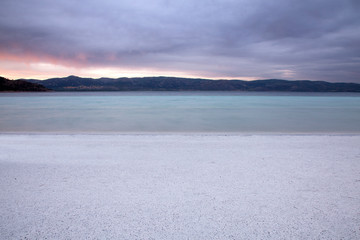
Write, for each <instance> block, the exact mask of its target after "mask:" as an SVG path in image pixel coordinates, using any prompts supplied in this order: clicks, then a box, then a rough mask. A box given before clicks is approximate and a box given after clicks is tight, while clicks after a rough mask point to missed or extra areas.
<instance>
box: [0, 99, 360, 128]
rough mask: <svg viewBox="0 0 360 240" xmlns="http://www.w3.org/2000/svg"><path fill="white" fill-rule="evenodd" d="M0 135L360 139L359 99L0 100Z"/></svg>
mask: <svg viewBox="0 0 360 240" xmlns="http://www.w3.org/2000/svg"><path fill="white" fill-rule="evenodd" d="M0 132H2V133H5V132H67V133H69V132H84V133H88V132H89V133H97V132H99V133H100V132H101V133H103V132H114V133H116V132H243V133H253V132H262V133H290V132H291V133H319V132H320V133H321V132H326V133H360V94H358V93H264V92H262V93H261V92H51V93H0Z"/></svg>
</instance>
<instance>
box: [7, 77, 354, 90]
mask: <svg viewBox="0 0 360 240" xmlns="http://www.w3.org/2000/svg"><path fill="white" fill-rule="evenodd" d="M17 81H26V82H28V83H33V84H38V85H39V84H41V85H42V86H44V87H45V88H46V89H51V90H54V91H291V92H360V84H357V83H330V82H324V81H309V80H297V81H288V80H281V79H267V80H255V81H243V80H210V79H197V78H196V79H195V78H177V77H143V78H98V79H94V78H81V77H77V76H68V77H64V78H50V79H47V80H37V79H19V80H17ZM14 82H16V81H14ZM38 85H36V86H38Z"/></svg>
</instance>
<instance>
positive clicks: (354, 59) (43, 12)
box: [0, 0, 360, 82]
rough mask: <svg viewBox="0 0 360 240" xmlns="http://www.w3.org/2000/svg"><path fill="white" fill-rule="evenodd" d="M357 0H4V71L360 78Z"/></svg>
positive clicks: (0, 56)
mask: <svg viewBox="0 0 360 240" xmlns="http://www.w3.org/2000/svg"><path fill="white" fill-rule="evenodd" d="M359 13H360V0H301V1H300V0H273V1H269V0H197V1H194V0H181V1H180V0H172V1H170V0H103V1H95V0H84V1H73V0H59V1H56V0H54V1H48V0H16V1H15V0H1V1H0V16H1V18H0V75H2V76H5V77H8V78H11V79H15V78H40V79H45V78H49V77H55V76H67V75H71V74H72V75H79V76H84V77H101V76H105V77H123V76H129V77H132V76H160V75H161V76H180V77H204V78H213V79H218V78H227V79H245V80H252V79H266V78H281V79H309V80H325V81H333V82H360V14H359Z"/></svg>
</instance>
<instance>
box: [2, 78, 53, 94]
mask: <svg viewBox="0 0 360 240" xmlns="http://www.w3.org/2000/svg"><path fill="white" fill-rule="evenodd" d="M0 91H11V92H14V91H19V92H25V91H27V92H45V91H50V90H49V89H47V88H46V87H44V86H43V85H41V84H38V83H31V82H28V81H24V80H9V79H6V78H4V77H0Z"/></svg>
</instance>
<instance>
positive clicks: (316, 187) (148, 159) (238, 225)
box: [0, 133, 360, 239]
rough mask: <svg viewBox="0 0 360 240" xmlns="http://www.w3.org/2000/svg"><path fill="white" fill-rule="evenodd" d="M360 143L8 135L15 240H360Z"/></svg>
mask: <svg viewBox="0 0 360 240" xmlns="http://www.w3.org/2000/svg"><path fill="white" fill-rule="evenodd" d="M359 143H360V134H356V135H283V134H282V135H251V134H245V135H213V134H211V135H204V134H200V135H193V134H191V135H179V134H176V135H169V134H167V135H159V134H157V135H151V134H145V135H144V134H140V135H134V134H133V135H123V134H122V135H116V134H114V135H98V134H95V135H88V134H87V135H79V134H71V135H63V134H61V135H54V134H48V133H46V134H22V135H20V134H4V133H0V191H1V192H2V195H1V197H0V235H1V236H2V237H3V238H5V239H25V238H28V239H45V238H49V239H84V238H94V239H151V238H153V239H319V238H320V239H321V238H325V239H342V238H344V239H358V238H359V237H360V229H359V227H358V226H359V225H360V218H359V209H360V201H359V200H360V177H359V172H360V151H359V148H358V145H359Z"/></svg>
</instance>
